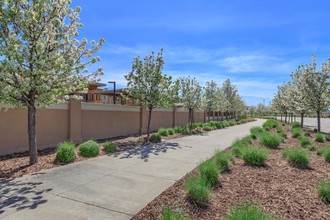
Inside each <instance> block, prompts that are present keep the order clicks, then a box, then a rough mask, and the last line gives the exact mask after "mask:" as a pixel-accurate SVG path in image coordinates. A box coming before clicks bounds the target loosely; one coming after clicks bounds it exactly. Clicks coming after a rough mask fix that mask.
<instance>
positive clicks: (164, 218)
mask: <svg viewBox="0 0 330 220" xmlns="http://www.w3.org/2000/svg"><path fill="white" fill-rule="evenodd" d="M184 219H185V218H184V215H183V214H182V212H180V211H176V210H173V209H171V208H169V207H167V208H163V210H162V213H161V220H184Z"/></svg>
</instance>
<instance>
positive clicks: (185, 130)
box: [182, 127, 190, 135]
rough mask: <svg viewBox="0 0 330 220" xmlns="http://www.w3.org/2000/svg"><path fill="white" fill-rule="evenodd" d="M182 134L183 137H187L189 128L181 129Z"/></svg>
mask: <svg viewBox="0 0 330 220" xmlns="http://www.w3.org/2000/svg"><path fill="white" fill-rule="evenodd" d="M182 134H183V135H189V134H190V131H189V128H187V127H183V128H182Z"/></svg>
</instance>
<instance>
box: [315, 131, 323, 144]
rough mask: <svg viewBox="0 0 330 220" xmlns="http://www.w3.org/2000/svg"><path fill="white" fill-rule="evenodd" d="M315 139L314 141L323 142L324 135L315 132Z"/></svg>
mask: <svg viewBox="0 0 330 220" xmlns="http://www.w3.org/2000/svg"><path fill="white" fill-rule="evenodd" d="M315 141H316V142H324V135H323V134H321V133H316V134H315Z"/></svg>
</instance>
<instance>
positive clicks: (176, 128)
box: [174, 126, 182, 134]
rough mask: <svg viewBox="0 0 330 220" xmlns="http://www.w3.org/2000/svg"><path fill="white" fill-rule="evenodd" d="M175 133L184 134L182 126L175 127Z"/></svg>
mask: <svg viewBox="0 0 330 220" xmlns="http://www.w3.org/2000/svg"><path fill="white" fill-rule="evenodd" d="M174 132H175V133H177V134H180V133H182V127H180V126H175V127H174Z"/></svg>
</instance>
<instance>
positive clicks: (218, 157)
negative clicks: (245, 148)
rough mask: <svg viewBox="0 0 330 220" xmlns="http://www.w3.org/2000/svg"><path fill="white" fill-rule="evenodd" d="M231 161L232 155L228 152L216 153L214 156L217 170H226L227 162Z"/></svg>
mask: <svg viewBox="0 0 330 220" xmlns="http://www.w3.org/2000/svg"><path fill="white" fill-rule="evenodd" d="M232 159H233V155H232V154H231V153H230V152H220V151H219V152H217V153H216V154H215V156H214V161H215V164H216V165H217V167H218V169H219V170H228V168H229V161H231V160H232Z"/></svg>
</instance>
